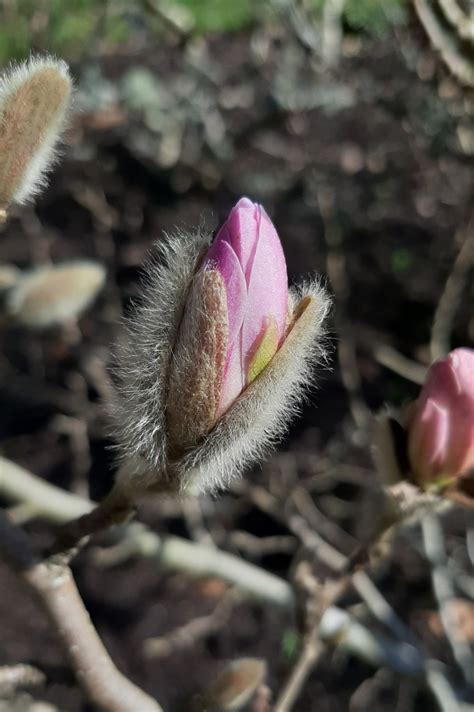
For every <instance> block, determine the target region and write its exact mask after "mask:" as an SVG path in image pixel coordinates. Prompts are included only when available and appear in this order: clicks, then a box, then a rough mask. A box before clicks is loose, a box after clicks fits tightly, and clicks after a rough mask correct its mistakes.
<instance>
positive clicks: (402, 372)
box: [373, 344, 427, 386]
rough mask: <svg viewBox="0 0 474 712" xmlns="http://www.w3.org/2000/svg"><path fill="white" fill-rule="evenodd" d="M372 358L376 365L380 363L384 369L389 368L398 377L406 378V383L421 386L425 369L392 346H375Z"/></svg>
mask: <svg viewBox="0 0 474 712" xmlns="http://www.w3.org/2000/svg"><path fill="white" fill-rule="evenodd" d="M373 354H374V358H375V360H376V361H377V363H380V364H381V365H382V366H385V368H389V369H390V370H391V371H393V372H394V373H397V374H398V375H399V376H402V377H403V378H406V379H407V380H408V381H412V382H413V383H417V384H418V385H420V386H421V385H423V383H424V382H425V378H426V371H427V369H426V367H425V366H422V365H421V364H420V363H417V362H416V361H412V359H410V358H407V357H406V356H404V355H403V354H401V353H400V352H399V351H397V350H396V349H394V348H393V347H392V346H388V345H387V344H376V345H375V346H374V352H373Z"/></svg>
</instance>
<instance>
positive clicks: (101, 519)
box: [49, 489, 135, 556]
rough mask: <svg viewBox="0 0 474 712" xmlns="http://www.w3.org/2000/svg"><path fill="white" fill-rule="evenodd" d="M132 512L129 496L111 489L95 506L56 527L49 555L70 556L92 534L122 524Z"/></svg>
mask: <svg viewBox="0 0 474 712" xmlns="http://www.w3.org/2000/svg"><path fill="white" fill-rule="evenodd" d="M134 512H135V508H134V506H133V504H132V503H131V502H130V499H129V497H127V496H125V495H124V494H123V493H122V492H121V491H120V490H116V489H112V491H111V492H110V493H109V494H108V495H107V497H105V498H104V499H103V500H102V502H100V503H99V504H98V505H97V507H95V508H94V509H92V510H91V511H90V512H87V513H86V514H83V515H81V516H80V517H78V518H77V519H73V520H72V521H70V522H67V523H66V524H64V525H63V526H62V527H60V528H59V529H58V532H57V534H56V538H55V542H54V544H53V546H52V547H51V549H50V550H49V555H58V554H67V555H69V556H70V555H71V554H72V552H73V551H74V550H75V549H77V548H78V547H81V546H82V545H83V544H84V543H85V542H86V541H87V539H88V538H89V537H90V536H91V535H92V534H96V533H97V532H100V531H103V530H104V529H109V528H110V527H112V526H114V525H116V524H124V523H125V522H127V521H128V520H129V519H130V518H131V517H132V516H133V514H134Z"/></svg>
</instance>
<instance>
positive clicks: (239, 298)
mask: <svg viewBox="0 0 474 712" xmlns="http://www.w3.org/2000/svg"><path fill="white" fill-rule="evenodd" d="M209 264H213V265H214V266H215V268H216V269H218V270H219V272H220V273H221V275H222V278H223V280H224V284H225V287H226V293H227V310H228V314H227V316H228V319H229V341H228V349H231V348H232V347H233V345H234V344H235V342H236V339H237V336H238V334H239V332H240V329H241V327H242V323H243V320H244V315H245V310H246V306H247V285H246V283H245V277H244V273H243V272H242V268H241V266H240V262H239V260H238V259H237V255H236V254H235V252H234V250H233V249H232V247H231V246H230V245H229V243H228V242H226V241H225V240H222V239H219V240H218V239H217V238H216V240H214V242H213V244H212V245H211V247H210V249H209V251H208V253H207V255H206V257H205V260H204V263H203V266H206V265H209Z"/></svg>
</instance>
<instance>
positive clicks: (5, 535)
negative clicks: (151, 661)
mask: <svg viewBox="0 0 474 712" xmlns="http://www.w3.org/2000/svg"><path fill="white" fill-rule="evenodd" d="M0 552H1V554H2V555H3V558H4V559H5V560H6V562H7V564H9V565H10V567H11V568H12V569H13V570H14V571H16V573H17V574H18V575H19V576H20V577H21V578H22V580H23V581H24V582H25V583H26V584H27V585H28V587H29V588H30V589H31V590H32V591H33V592H34V593H35V595H36V597H37V599H38V600H39V602H40V605H41V606H42V608H43V611H44V612H45V613H46V615H47V616H48V618H49V620H50V621H51V623H52V625H53V628H54V630H55V631H56V633H57V635H58V636H59V638H60V640H61V643H62V645H63V647H64V649H65V652H66V653H67V655H68V657H69V660H70V662H71V665H72V668H73V669H74V671H75V673H76V676H77V680H78V682H79V683H80V684H81V686H82V687H83V688H84V691H85V692H86V694H87V697H88V699H89V700H90V701H91V702H92V703H93V704H95V705H97V706H98V707H99V709H101V710H104V711H105V712H131V710H140V712H162V710H161V707H160V705H159V704H158V703H157V702H156V701H155V700H154V699H153V698H151V697H150V696H149V695H147V694H146V693H145V692H143V690H141V689H140V688H139V687H137V686H136V685H134V684H133V683H132V682H131V681H130V680H128V679H127V678H126V677H125V676H124V675H123V674H122V673H121V672H120V671H119V670H117V668H116V667H115V665H114V663H113V661H112V659H111V658H110V656H109V654H108V652H107V650H106V649H105V647H104V645H103V643H102V641H101V640H100V638H99V636H98V635H97V632H96V630H95V628H94V626H93V624H92V622H91V619H90V617H89V614H88V612H87V610H86V608H85V606H84V603H83V602H82V599H81V597H80V595H79V592H78V590H77V588H76V584H75V582H74V579H73V576H72V573H71V570H70V569H69V567H68V566H66V565H64V564H62V565H57V564H55V563H53V562H52V561H38V560H37V559H36V557H35V555H34V553H33V550H32V548H31V546H30V541H29V538H28V537H27V535H26V534H25V533H24V532H23V531H22V530H21V529H19V528H18V527H15V526H13V525H12V524H11V523H10V522H9V521H8V519H7V518H6V517H5V516H4V515H3V514H0Z"/></svg>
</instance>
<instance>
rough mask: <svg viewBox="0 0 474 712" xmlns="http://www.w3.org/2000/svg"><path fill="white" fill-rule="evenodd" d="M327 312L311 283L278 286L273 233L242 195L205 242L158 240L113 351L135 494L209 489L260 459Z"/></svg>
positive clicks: (280, 262) (281, 275)
mask: <svg viewBox="0 0 474 712" xmlns="http://www.w3.org/2000/svg"><path fill="white" fill-rule="evenodd" d="M328 308H329V299H328V297H327V295H326V293H325V291H324V289H323V288H322V287H321V286H320V284H319V282H318V281H312V282H308V283H306V284H304V285H303V286H302V287H301V288H299V289H290V290H289V289H288V283H287V273H286V263H285V258H284V255H283V250H282V247H281V244H280V241H279V238H278V235H277V233H276V230H275V228H274V226H273V224H272V223H271V221H270V219H269V217H268V216H267V214H266V213H265V211H264V210H263V208H262V207H261V206H259V205H255V204H254V203H252V202H251V201H250V200H248V199H246V198H243V199H241V200H240V201H239V202H238V203H237V205H236V206H235V207H234V209H233V210H232V211H231V213H230V215H229V217H228V219H227V220H226V222H225V223H224V225H223V226H222V227H221V229H220V230H219V232H218V234H217V236H216V238H215V240H214V241H213V243H212V244H211V245H210V246H209V238H208V237H207V236H204V235H200V234H198V235H185V234H182V235H179V236H177V237H176V238H175V239H174V240H168V242H167V243H166V244H165V245H164V246H163V247H162V251H161V255H160V262H159V264H157V265H156V266H153V267H152V269H151V270H149V278H148V284H147V289H146V290H145V294H144V300H143V304H142V306H141V307H140V308H139V309H137V310H136V312H135V313H134V315H133V316H132V317H131V319H130V320H129V334H128V340H127V342H126V343H125V344H124V345H123V346H122V348H121V350H120V352H119V354H118V369H117V375H118V377H119V383H118V386H119V397H118V398H117V401H116V402H115V403H114V404H113V407H112V416H113V418H114V420H115V424H116V429H115V435H116V437H117V441H118V443H119V445H120V447H121V450H122V454H123V459H124V460H125V461H128V462H129V463H133V466H132V467H129V475H124V477H126V476H128V477H129V484H130V486H131V487H133V488H134V491H137V490H140V489H146V488H147V487H148V488H164V489H170V488H171V489H179V490H184V489H188V488H191V489H193V490H196V489H198V490H204V491H210V490H213V489H217V488H220V487H223V486H224V485H226V484H227V482H228V481H229V480H230V479H231V478H232V477H234V476H235V475H237V474H239V473H240V472H242V470H243V469H244V468H245V466H246V465H248V464H250V463H251V462H253V461H255V460H258V459H260V458H262V457H263V456H264V454H265V452H266V451H267V449H268V448H269V447H271V446H272V445H274V443H275V442H276V440H277V439H278V438H279V437H280V436H281V435H282V434H283V433H284V432H285V431H286V429H287V428H288V425H289V422H290V420H291V417H292V416H293V415H294V413H295V411H296V410H297V409H298V406H299V403H300V401H301V397H302V395H303V393H304V391H305V390H306V389H307V387H308V384H310V383H311V381H312V377H313V375H314V365H315V363H317V361H318V360H319V361H320V360H321V358H322V357H323V356H324V351H325V349H324V340H323V338H322V323H323V321H324V318H325V316H326V314H327V311H328ZM121 472H125V473H126V472H127V468H122V469H121ZM130 473H131V474H130Z"/></svg>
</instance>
